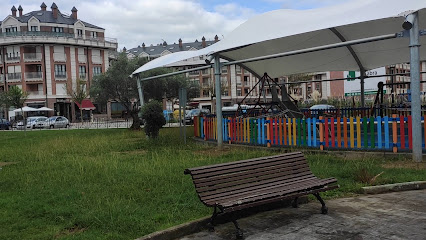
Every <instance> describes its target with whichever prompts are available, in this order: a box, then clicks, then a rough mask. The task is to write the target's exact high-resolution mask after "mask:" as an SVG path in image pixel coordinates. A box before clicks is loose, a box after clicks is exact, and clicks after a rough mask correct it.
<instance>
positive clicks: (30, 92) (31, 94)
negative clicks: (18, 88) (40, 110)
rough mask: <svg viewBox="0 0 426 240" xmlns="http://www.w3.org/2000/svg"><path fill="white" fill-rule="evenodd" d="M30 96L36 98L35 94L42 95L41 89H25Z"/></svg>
mask: <svg viewBox="0 0 426 240" xmlns="http://www.w3.org/2000/svg"><path fill="white" fill-rule="evenodd" d="M27 93H28V94H29V97H30V98H36V97H37V96H41V95H43V91H27Z"/></svg>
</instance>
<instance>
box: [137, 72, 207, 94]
mask: <svg viewBox="0 0 426 240" xmlns="http://www.w3.org/2000/svg"><path fill="white" fill-rule="evenodd" d="M171 72H173V71H172V70H171V69H169V68H157V69H153V70H150V71H147V72H144V73H142V74H141V75H140V78H146V77H150V76H157V75H163V74H167V73H171ZM142 84H143V88H144V98H145V99H144V100H149V99H154V100H157V101H162V99H163V98H169V99H170V98H177V97H178V96H179V88H186V89H187V93H188V98H194V97H195V96H196V94H197V92H198V93H199V91H200V88H199V84H197V83H195V82H193V81H188V79H187V78H186V76H185V75H183V74H179V75H173V76H168V77H163V78H159V79H154V80H149V81H145V82H143V83H142Z"/></svg>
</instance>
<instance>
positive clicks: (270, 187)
mask: <svg viewBox="0 0 426 240" xmlns="http://www.w3.org/2000/svg"><path fill="white" fill-rule="evenodd" d="M315 182H318V179H317V178H316V177H315V176H313V175H307V176H300V177H297V178H294V179H292V180H291V181H282V182H280V181H278V182H277V181H275V182H270V183H266V184H263V185H259V184H258V185H255V186H248V187H246V188H243V189H239V190H233V191H229V192H225V193H222V194H218V195H211V196H208V197H202V198H201V199H202V200H203V201H206V202H208V201H209V200H214V201H216V202H218V203H221V202H224V201H225V202H226V201H227V200H226V199H230V198H238V199H242V198H244V197H246V196H252V195H255V194H260V193H268V192H276V191H281V190H282V189H288V188H292V187H294V186H295V185H298V186H299V185H304V184H305V185H310V186H311V185H312V186H313V185H314V183H315Z"/></svg>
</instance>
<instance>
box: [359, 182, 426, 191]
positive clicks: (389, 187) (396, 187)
mask: <svg viewBox="0 0 426 240" xmlns="http://www.w3.org/2000/svg"><path fill="white" fill-rule="evenodd" d="M419 189H426V181H415V182H405V183H395V184H385V185H380V186H372V187H362V191H363V193H364V194H379V193H387V192H400V191H409V190H419Z"/></svg>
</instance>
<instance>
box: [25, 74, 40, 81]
mask: <svg viewBox="0 0 426 240" xmlns="http://www.w3.org/2000/svg"><path fill="white" fill-rule="evenodd" d="M25 81H27V82H37V81H43V72H26V73H25Z"/></svg>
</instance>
